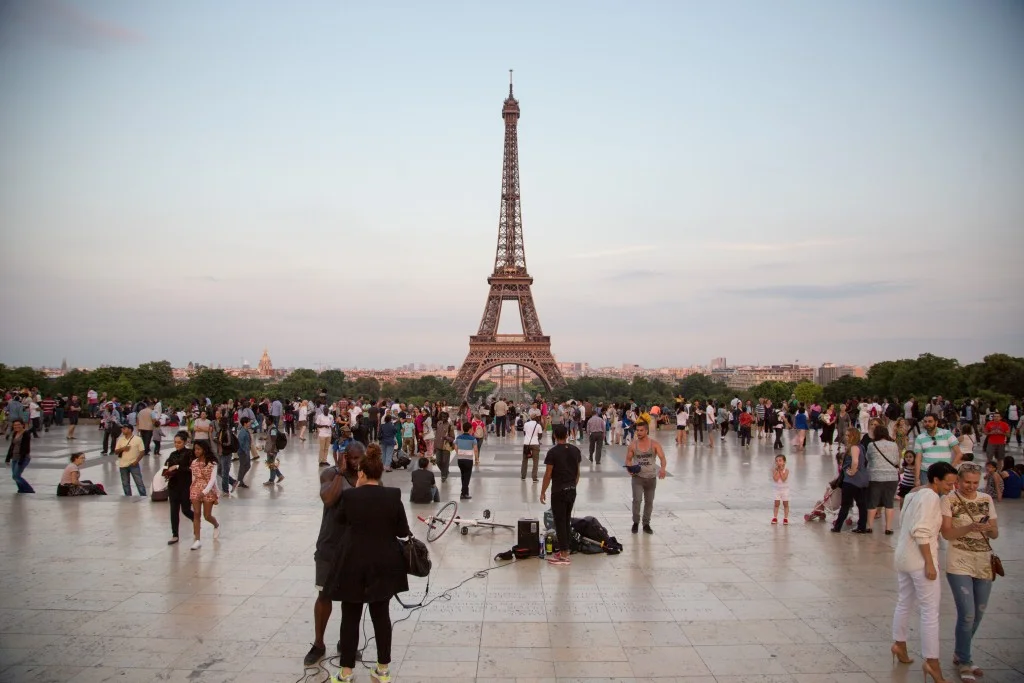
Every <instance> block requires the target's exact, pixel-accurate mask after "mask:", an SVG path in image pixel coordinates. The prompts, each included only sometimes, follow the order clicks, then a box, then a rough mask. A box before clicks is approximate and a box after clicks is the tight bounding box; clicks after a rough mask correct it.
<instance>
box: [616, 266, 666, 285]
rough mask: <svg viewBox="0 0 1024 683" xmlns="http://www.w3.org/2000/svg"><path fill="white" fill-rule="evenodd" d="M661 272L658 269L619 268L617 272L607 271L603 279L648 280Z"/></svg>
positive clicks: (618, 280)
mask: <svg viewBox="0 0 1024 683" xmlns="http://www.w3.org/2000/svg"><path fill="white" fill-rule="evenodd" d="M663 274H664V273H662V272H661V271H660V270H644V269H636V270H620V271H619V272H617V273H608V274H607V275H605V276H604V279H605V280H608V281H611V282H632V281H636V280H650V279H652V278H656V277H660V276H661V275H663Z"/></svg>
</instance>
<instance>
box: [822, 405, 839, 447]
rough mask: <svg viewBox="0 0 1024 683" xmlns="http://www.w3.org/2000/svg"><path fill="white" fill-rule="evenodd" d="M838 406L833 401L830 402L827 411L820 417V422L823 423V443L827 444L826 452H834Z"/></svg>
mask: <svg viewBox="0 0 1024 683" xmlns="http://www.w3.org/2000/svg"><path fill="white" fill-rule="evenodd" d="M837 418H838V416H837V415H836V406H835V404H833V403H829V404H828V408H826V409H825V412H824V413H822V414H821V415H820V416H819V417H818V423H819V424H820V425H821V443H823V444H825V452H826V453H829V454H831V453H832V444H833V443H835V440H836V420H837Z"/></svg>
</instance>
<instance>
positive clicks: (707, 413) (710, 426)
mask: <svg viewBox="0 0 1024 683" xmlns="http://www.w3.org/2000/svg"><path fill="white" fill-rule="evenodd" d="M717 417H718V410H717V409H716V408H715V404H714V403H712V402H711V401H708V407H707V408H706V409H705V410H704V427H705V428H706V429H707V431H708V446H710V447H711V448H714V447H715V438H714V436H715V434H714V433H715V431H716V430H715V420H716V418H717Z"/></svg>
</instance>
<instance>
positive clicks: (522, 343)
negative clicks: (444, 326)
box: [455, 79, 565, 398]
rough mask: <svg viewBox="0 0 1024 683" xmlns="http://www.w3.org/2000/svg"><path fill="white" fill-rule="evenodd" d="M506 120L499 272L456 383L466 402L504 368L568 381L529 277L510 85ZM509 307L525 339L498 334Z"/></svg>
mask: <svg viewBox="0 0 1024 683" xmlns="http://www.w3.org/2000/svg"><path fill="white" fill-rule="evenodd" d="M501 117H502V118H503V119H504V120H505V153H504V161H503V164H502V169H501V211H500V214H499V216H498V248H497V250H496V252H495V255H494V272H493V273H492V274H491V276H490V277H488V278H487V284H489V285H490V287H491V289H490V292H489V293H488V295H487V303H486V304H484V314H483V317H482V318H481V319H480V328H479V329H478V330H477V333H476V334H475V335H472V336H470V338H469V355H467V356H466V360H465V361H463V363H462V367H461V368H459V374H458V376H457V377H456V378H455V390H456V391H457V392H458V394H459V396H460V397H462V398H467V397H468V396H469V393H470V392H471V391H472V390H473V387H474V386H476V383H477V382H478V381H479V380H480V378H481V377H482V376H483V374H484V373H485V372H487V371H488V370H490V369H491V368H494V367H497V366H499V365H518V366H521V367H524V368H527V369H528V370H530V371H531V372H533V373H534V374H535V375H537V377H539V378H540V381H541V382H543V383H544V386H545V387H547V389H548V390H549V391H550V390H551V389H553V388H555V387H560V386H564V385H565V378H563V377H562V373H561V371H560V370H559V369H558V365H557V364H556V363H555V357H554V356H553V355H552V354H551V337H547V336H545V335H544V331H543V330H542V329H541V326H540V317H539V316H538V315H537V307H536V306H535V305H534V303H533V292H532V290H531V286H532V285H533V278H532V277H530V275H529V273H528V272H527V271H526V247H525V246H524V244H523V216H522V208H521V204H520V201H519V199H520V198H519V138H518V135H517V127H518V125H519V102H518V101H517V100H516V99H515V97H513V96H512V82H511V79H509V85H508V98H506V99H505V103H504V105H503V106H502V109H501ZM504 301H515V302H518V304H519V316H520V318H521V322H522V326H523V333H522V334H498V323H499V322H500V320H501V305H502V302H504Z"/></svg>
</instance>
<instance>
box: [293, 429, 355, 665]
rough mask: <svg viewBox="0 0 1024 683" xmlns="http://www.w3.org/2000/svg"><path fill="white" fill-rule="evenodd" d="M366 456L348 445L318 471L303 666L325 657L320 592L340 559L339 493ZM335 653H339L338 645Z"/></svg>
mask: <svg viewBox="0 0 1024 683" xmlns="http://www.w3.org/2000/svg"><path fill="white" fill-rule="evenodd" d="M342 453H343V454H344V456H343V457H344V468H345V469H344V471H342V469H341V465H342V460H341V458H342ZM365 454H366V447H365V446H364V445H363V444H362V442H359V441H354V440H353V441H349V442H348V445H347V446H345V450H344V451H339V452H335V454H334V465H335V466H334V467H325V468H323V469H321V470H320V500H321V501H323V504H324V513H323V518H322V519H321V521H320V535H319V536H318V537H317V539H316V552H314V553H313V560H314V561H315V562H316V590H317V597H316V602H315V603H313V628H314V630H315V635H314V637H313V647H311V648H310V649H309V652H308V653H306V658H305V659H304V660H303V664H304V665H305V666H315V665H316V663H317V662H319V661H320V660H321V659H322V658H323V656H324V655H325V654H326V653H327V646H326V645H325V644H324V632H325V631H326V630H327V622H328V621H329V620H330V618H331V611H332V609H333V605H332V603H331V599H330V597H329V596H327V595H326V594H325V592H324V586H325V585H326V584H327V582H328V581H329V580H330V576H331V574H332V572H333V571H334V569H335V567H334V563H335V560H336V558H337V557H338V556H339V555H340V552H339V545H340V544H341V537H342V534H343V533H344V527H343V526H342V524H341V523H340V521H339V520H338V512H339V510H340V507H341V506H340V505H339V503H340V502H341V493H342V491H344V490H345V489H351V488H355V486H356V479H357V478H358V476H359V461H360V460H361V459H362V457H363V455H365ZM338 651H339V652H341V647H340V644H339V647H338Z"/></svg>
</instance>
